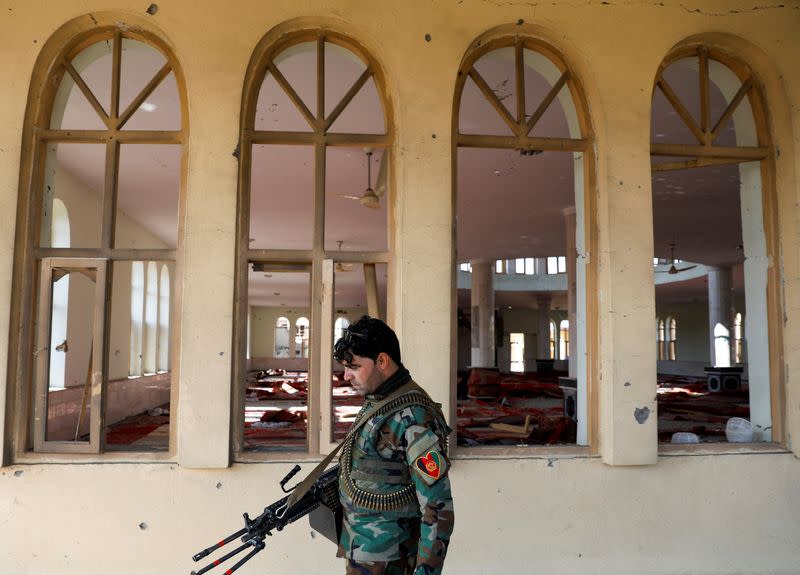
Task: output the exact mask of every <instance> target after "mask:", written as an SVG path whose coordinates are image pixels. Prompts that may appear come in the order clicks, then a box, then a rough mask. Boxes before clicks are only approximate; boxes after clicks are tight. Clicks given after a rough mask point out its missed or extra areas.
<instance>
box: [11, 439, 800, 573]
mask: <svg viewBox="0 0 800 575" xmlns="http://www.w3.org/2000/svg"><path fill="white" fill-rule="evenodd" d="M292 465H293V463H290V462H284V463H275V464H273V465H246V464H236V465H234V466H233V467H231V468H229V469H225V470H222V469H206V470H198V469H186V468H182V467H179V466H177V465H175V464H169V463H162V464H151V465H126V464H105V465H57V466H46V465H30V466H13V467H9V468H4V469H2V470H0V494H3V496H2V497H0V511H1V512H2V517H3V519H4V520H3V522H2V523H0V537H2V540H3V541H13V542H14V545H10V546H8V548H7V550H6V551H5V552H4V554H3V556H2V557H0V566H2V569H3V571H4V572H8V573H17V574H19V575H39V574H41V573H88V574H100V573H107V572H108V571H109V570H113V572H114V573H119V574H120V575H134V574H136V573H141V572H142V566H143V564H146V565H147V566H148V567H147V569H148V570H150V571H152V572H156V573H176V572H188V571H189V570H190V569H193V568H196V565H195V564H193V563H192V561H191V559H190V558H191V556H192V555H193V554H194V553H197V552H198V551H199V550H200V549H201V548H204V547H206V546H208V545H211V544H212V543H214V542H215V541H217V540H219V539H220V538H221V536H224V535H228V534H229V533H231V532H232V531H234V530H236V529H238V528H239V527H240V525H241V521H242V519H241V513H242V512H243V511H244V510H249V511H250V512H251V514H252V513H254V512H257V511H259V510H261V509H262V508H263V507H264V506H265V505H266V504H268V503H272V502H273V501H274V500H277V499H278V498H279V497H280V496H281V495H282V493H281V492H280V489H279V488H278V485H277V482H278V481H279V480H280V479H281V478H282V477H283V475H284V474H285V473H286V472H287V471H288V470H289V469H290V468H291V466H292ZM308 467H309V465H304V468H306V469H307V468H308ZM798 469H799V467H798V465H797V462H796V461H795V460H794V457H793V456H792V455H791V454H752V455H727V456H706V457H664V458H662V459H661V460H660V461H659V464H658V465H657V466H650V467H636V468H624V467H622V468H621V467H610V466H606V465H603V464H601V463H600V461H598V460H597V459H596V458H588V459H548V458H546V457H543V458H539V459H497V460H489V461H486V460H483V461H481V460H465V459H457V460H456V461H454V465H453V467H452V471H451V473H452V480H453V486H454V496H455V498H456V501H457V502H458V510H457V519H456V528H455V532H454V536H453V541H452V545H451V548H450V553H449V555H448V559H447V565H446V567H445V570H444V571H445V573H466V574H469V575H496V574H497V573H514V574H517V573H519V574H523V573H540V572H549V573H576V574H577V573H614V574H619V575H639V574H640V573H648V574H652V575H670V574H676V573H704V574H708V573H719V574H722V573H764V574H767V573H769V574H773V575H776V574H777V575H789V574H794V573H796V572H797V571H796V567H797V565H798V564H800V551H798V548H797V545H796V542H797V540H798V537H800V527H799V526H798V523H797V520H796V518H797V516H798V513H800V496H799V495H798V492H797V489H795V488H794V486H796V485H797V481H798V480H799V479H800V476H799V475H800V474H799V473H798ZM53 484H56V485H58V489H54V488H53ZM12 494H13V495H12ZM54 510H57V511H54ZM90 510H91V511H90ZM35 517H39V518H42V517H46V518H50V519H56V518H57V520H58V525H59V526H60V528H59V529H34V528H30V529H26V528H25V526H26V525H29V523H30V521H31V518H35ZM23 533H24V536H22V535H21V534H23ZM715 534H719V535H718V536H715ZM487 549H488V551H487ZM334 555H335V547H334V546H333V544H331V543H330V542H329V541H327V540H326V539H324V538H323V537H320V536H316V537H312V535H311V529H310V528H309V526H308V523H307V520H305V519H301V520H300V521H299V522H298V523H296V524H294V525H291V526H289V527H288V528H287V529H286V530H285V531H283V532H281V533H278V534H276V536H274V537H271V538H269V539H268V545H267V548H266V550H265V551H263V552H262V553H261V554H259V555H258V556H256V558H255V559H253V560H252V561H251V562H250V563H249V564H248V565H247V566H246V567H245V568H244V569H243V571H245V572H247V573H259V572H264V573H306V574H308V575H334V574H337V573H341V572H342V570H343V568H342V565H341V560H340V559H336V558H335V557H334Z"/></svg>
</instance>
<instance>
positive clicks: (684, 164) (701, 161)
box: [652, 158, 743, 172]
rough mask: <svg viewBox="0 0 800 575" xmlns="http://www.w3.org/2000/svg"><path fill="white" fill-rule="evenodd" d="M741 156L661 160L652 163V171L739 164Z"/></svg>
mask: <svg viewBox="0 0 800 575" xmlns="http://www.w3.org/2000/svg"><path fill="white" fill-rule="evenodd" d="M742 161H743V160H742V159H741V158H694V159H692V160H684V161H681V162H662V163H660V164H653V166H652V170H653V171H654V172H669V171H672V170H684V169H687V168H705V167H707V166H724V165H728V164H740V163H741V162H742Z"/></svg>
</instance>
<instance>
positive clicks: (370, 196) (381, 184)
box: [342, 148, 388, 209]
mask: <svg viewBox="0 0 800 575" xmlns="http://www.w3.org/2000/svg"><path fill="white" fill-rule="evenodd" d="M364 153H365V154H366V155H367V189H366V190H364V193H363V194H361V195H360V196H356V195H342V197H343V198H347V199H348V200H358V201H359V202H360V203H361V205H362V206H364V207H366V208H371V209H377V208H378V207H379V206H380V198H381V196H383V194H384V193H385V192H386V156H387V153H388V152H384V154H383V156H381V165H380V167H379V168H378V180H377V181H376V182H375V189H372V148H364Z"/></svg>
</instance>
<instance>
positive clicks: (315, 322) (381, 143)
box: [230, 28, 455, 461]
mask: <svg viewBox="0 0 800 575" xmlns="http://www.w3.org/2000/svg"><path fill="white" fill-rule="evenodd" d="M304 42H316V44H317V70H316V85H317V87H318V89H317V94H316V95H317V97H316V102H315V104H316V107H315V110H313V111H312V110H309V109H308V108H307V107H306V106H305V104H304V103H303V102H302V101H301V100H300V97H299V96H298V95H297V94H296V93H294V90H293V88H291V86H290V85H289V82H285V83H286V84H287V86H289V89H287V88H286V87H285V86H283V85H282V86H281V87H282V88H283V90H284V92H286V95H287V96H288V97H289V99H290V100H291V101H292V103H293V104H294V105H295V107H296V108H297V109H298V110H299V111H300V113H301V115H302V116H303V117H304V118H305V119H306V121H307V123H308V124H309V130H308V131H303V132H279V131H275V132H272V131H266V130H256V129H255V115H256V106H257V102H258V96H259V91H260V89H261V85H262V82H263V80H264V78H265V75H266V73H267V72H268V71H270V72H271V73H273V74H274V71H275V70H277V67H276V66H275V65H274V64H273V61H274V59H275V58H276V57H278V56H279V55H280V54H281V53H282V52H283V51H284V50H286V49H287V48H290V47H292V46H295V45H297V44H301V43H304ZM326 42H330V43H332V44H335V45H337V46H339V47H341V48H344V49H346V50H348V51H350V52H351V53H352V54H353V55H354V56H356V57H358V58H360V59H361V61H362V62H364V63H365V64H366V68H365V70H364V72H362V76H361V77H360V78H359V79H358V80H357V81H356V83H355V84H354V85H353V88H355V86H356V85H359V86H363V85H364V84H365V83H366V82H367V81H368V80H369V79H373V80H374V82H375V88H376V90H377V93H378V97H379V99H380V103H381V106H382V111H383V120H384V127H385V130H384V133H383V134H355V133H336V132H330V131H329V128H330V127H333V125H334V121H335V120H336V118H337V117H338V116H339V114H340V113H341V112H342V111H344V109H346V108H347V106H348V105H349V104H350V103H351V102H352V99H353V98H354V97H355V96H356V95H357V93H358V90H355V91H354V90H353V88H351V90H350V91H348V93H346V94H345V95H344V97H343V98H342V100H341V101H340V102H339V104H338V105H337V106H336V107H335V108H334V109H333V110H332V111H331V113H330V115H329V116H328V117H325V89H324V86H325V82H324V79H325V58H324V46H325V43H326ZM271 67H272V68H271ZM276 80H278V83H279V85H281V84H282V83H283V82H282V81H281V80H279V79H278V78H277V75H276ZM284 81H285V79H284ZM320 86H322V89H319V87H320ZM359 89H360V88H359ZM387 93H388V92H387V89H386V80H385V75H384V72H383V67H382V66H381V65H380V63H379V62H378V61H377V60H376V59H375V58H374V57H373V56H372V55H371V54H370V53H369V52H368V51H367V50H366V49H365V48H364V47H363V46H362V45H361V44H359V43H358V42H357V41H356V40H354V39H353V38H351V37H349V36H346V35H345V34H343V33H340V32H338V31H333V30H330V29H322V28H320V29H314V30H307V29H300V30H294V31H283V32H282V33H281V34H280V35H277V36H270V35H267V36H265V37H264V38H263V39H262V40H261V42H260V43H259V44H258V46H256V48H255V50H254V51H253V54H252V56H251V59H250V62H249V64H248V68H247V72H246V76H245V81H244V86H243V97H242V113H241V115H240V130H239V134H240V139H239V147H238V152H239V153H238V156H237V157H238V159H239V177H238V183H239V185H238V189H239V192H238V208H237V222H236V226H237V231H236V234H237V235H236V273H235V280H234V310H233V350H234V354H233V355H234V357H233V368H232V378H231V394H232V401H231V409H232V417H231V418H230V419H231V451H232V454H233V459H234V460H235V461H265V460H270V459H274V458H276V457H281V458H286V457H287V456H289V457H290V458H291V457H300V458H305V457H308V456H309V455H312V456H313V455H318V454H321V453H324V452H326V450H327V449H330V445H331V444H330V441H328V440H327V438H326V437H325V436H324V435H325V432H324V425H322V424H321V419H322V417H321V413H322V411H323V410H324V409H326V408H329V407H330V404H331V401H330V399H329V398H326V397H324V394H325V393H326V392H327V393H330V390H331V385H330V382H328V383H327V384H326V383H325V382H324V381H323V379H324V377H325V374H326V373H327V371H329V370H330V368H329V367H326V365H324V364H325V363H326V361H327V362H328V363H330V362H329V361H328V360H327V359H326V360H323V357H326V358H327V357H328V356H330V355H331V353H332V345H330V346H328V347H329V348H331V349H329V350H327V352H326V351H324V350H323V346H324V345H325V342H327V341H328V340H332V338H333V323H334V317H333V316H334V311H333V308H332V307H331V306H329V305H327V306H326V305H323V303H324V302H323V294H324V293H325V291H326V289H328V287H329V286H330V285H332V281H333V266H332V265H329V264H331V262H336V263H339V262H341V263H361V264H364V266H365V268H367V269H371V270H372V271H373V276H374V269H375V265H376V264H389V270H390V273H389V282H390V284H391V282H392V273H391V265H390V254H391V253H392V250H393V241H392V236H393V220H394V218H393V201H392V199H393V186H392V185H391V174H392V173H393V168H392V163H393V157H392V155H391V150H392V146H393V143H394V139H395V131H394V124H393V118H394V115H393V110H392V102H391V99H390V98H388V96H387ZM257 144H276V145H309V146H313V147H314V150H315V153H314V164H315V177H314V220H313V226H314V230H313V232H314V235H313V243H312V248H311V249H310V250H292V249H251V248H250V245H249V232H250V198H251V189H250V183H251V182H250V180H251V170H252V165H253V160H252V150H253V145H257ZM329 146H330V147H334V146H344V147H348V146H349V147H352V146H361V147H365V146H368V147H372V148H383V149H384V150H385V152H384V153H389V154H390V156H389V158H388V162H389V164H388V168H389V175H390V177H389V182H390V185H389V186H387V187H388V189H387V192H386V195H385V196H384V200H385V201H387V202H388V206H387V207H388V210H389V213H388V221H387V224H388V225H387V230H386V231H387V235H388V249H387V251H353V252H343V251H341V250H338V249H336V250H326V249H325V238H324V229H325V185H326V183H325V171H326V165H325V164H326V148H327V147H329ZM253 263H261V264H264V265H267V266H274V267H275V269H296V268H298V267H302V268H303V269H308V270H309V271H310V282H311V309H310V318H309V319H310V326H311V333H310V339H309V347H310V353H309V369H308V382H309V383H308V396H307V407H308V412H307V413H308V418H307V422H308V427H307V444H306V450H305V451H296V452H275V453H271V452H248V451H245V450H244V425H243V414H244V409H245V397H244V396H245V386H244V384H243V382H244V381H245V377H244V376H245V374H246V371H247V360H246V353H247V349H246V347H247V338H246V325H247V309H248V306H249V304H248V269H249V266H250V264H253ZM454 269H455V267H454ZM368 293H369V290H368ZM388 293H389V294H391V289H389V290H388ZM391 309H392V305H391V301H389V302H387V312H388V313H391ZM371 315H376V314H375V313H372V312H371ZM325 419H326V420H327V418H325Z"/></svg>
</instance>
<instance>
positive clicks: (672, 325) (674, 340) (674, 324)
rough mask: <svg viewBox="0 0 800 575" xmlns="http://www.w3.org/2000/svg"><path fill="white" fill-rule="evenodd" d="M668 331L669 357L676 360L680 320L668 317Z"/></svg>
mask: <svg viewBox="0 0 800 575" xmlns="http://www.w3.org/2000/svg"><path fill="white" fill-rule="evenodd" d="M667 325H668V326H669V327H668V333H667V338H668V339H667V342H668V343H667V359H669V360H671V361H675V360H676V359H677V357H676V347H677V345H678V321H677V320H676V319H675V318H674V317H670V318H667Z"/></svg>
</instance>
